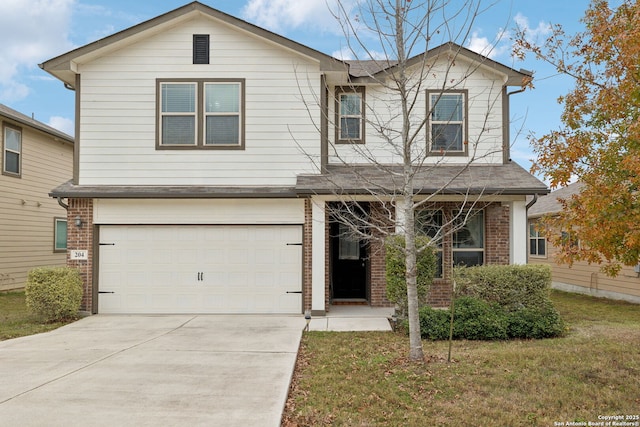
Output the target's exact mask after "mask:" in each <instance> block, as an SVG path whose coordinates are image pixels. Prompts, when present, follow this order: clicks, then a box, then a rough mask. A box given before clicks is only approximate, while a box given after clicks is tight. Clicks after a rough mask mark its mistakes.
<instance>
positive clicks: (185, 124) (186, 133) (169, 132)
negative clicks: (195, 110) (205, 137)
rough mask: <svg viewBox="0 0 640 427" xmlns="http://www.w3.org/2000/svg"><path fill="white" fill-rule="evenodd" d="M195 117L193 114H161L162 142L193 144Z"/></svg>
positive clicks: (194, 141)
mask: <svg viewBox="0 0 640 427" xmlns="http://www.w3.org/2000/svg"><path fill="white" fill-rule="evenodd" d="M195 143H196V118H195V117H194V116H163V117H162V144H167V145H194V144H195Z"/></svg>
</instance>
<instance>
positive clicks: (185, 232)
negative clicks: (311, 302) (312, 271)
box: [98, 226, 302, 313]
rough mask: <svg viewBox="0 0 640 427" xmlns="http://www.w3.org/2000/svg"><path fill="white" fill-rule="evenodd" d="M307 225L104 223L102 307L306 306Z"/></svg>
mask: <svg viewBox="0 0 640 427" xmlns="http://www.w3.org/2000/svg"><path fill="white" fill-rule="evenodd" d="M301 240H302V229H301V227H300V226H102V227H101V241H102V242H111V243H113V246H100V249H101V250H100V269H99V272H100V273H99V275H100V277H99V290H100V291H111V292H114V293H113V294H102V293H101V294H99V300H98V301H99V304H98V305H99V311H100V312H102V313H109V312H110V313H300V312H301V310H302V298H301V294H287V293H286V292H287V291H300V290H301V287H302V286H301V279H302V248H301V246H287V243H299V242H301Z"/></svg>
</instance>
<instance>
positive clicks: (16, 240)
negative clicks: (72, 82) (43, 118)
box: [0, 104, 73, 291]
mask: <svg viewBox="0 0 640 427" xmlns="http://www.w3.org/2000/svg"><path fill="white" fill-rule="evenodd" d="M0 125H1V127H2V133H1V134H0V147H2V157H1V158H0V165H1V167H2V173H0V291H6V290H12V289H21V288H24V286H25V283H26V280H27V275H28V273H29V270H31V269H33V268H35V267H43V266H52V265H57V266H63V265H65V264H66V260H67V257H66V254H67V212H66V211H65V209H64V208H63V207H62V206H60V205H59V204H58V203H57V201H56V200H54V199H51V198H50V197H49V195H48V194H49V192H50V191H51V186H52V185H57V184H62V183H64V182H66V181H68V180H69V178H70V177H71V176H72V169H73V138H72V137H71V136H69V135H67V134H65V133H64V132H60V131H59V130H57V129H54V128H52V127H51V126H48V125H46V124H44V123H42V122H40V121H38V120H35V119H34V118H33V117H29V116H27V115H25V114H22V113H20V112H18V111H16V110H14V109H12V108H9V107H7V106H6V105H2V104H0Z"/></svg>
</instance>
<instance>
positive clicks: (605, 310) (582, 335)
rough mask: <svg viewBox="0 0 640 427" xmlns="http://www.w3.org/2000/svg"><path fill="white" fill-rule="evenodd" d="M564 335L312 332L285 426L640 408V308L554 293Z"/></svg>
mask: <svg viewBox="0 0 640 427" xmlns="http://www.w3.org/2000/svg"><path fill="white" fill-rule="evenodd" d="M552 298H553V301H554V304H555V305H556V307H557V309H558V310H559V311H560V313H561V315H562V316H563V318H564V319H565V321H566V323H567V326H568V331H567V335H566V336H565V337H563V338H556V339H547V340H532V341H507V342H477V341H456V342H454V346H453V358H454V361H453V363H446V355H447V346H448V343H447V342H431V341H425V342H424V349H425V353H426V354H427V358H426V363H424V364H418V363H412V362H409V361H408V360H407V358H406V355H407V350H408V338H407V337H406V336H405V335H403V334H397V333H383V332H379V333H378V332H361V333H338V332H309V333H306V334H305V335H304V337H303V341H302V344H301V351H300V355H299V359H298V363H297V367H296V373H295V375H294V381H293V384H292V389H291V392H290V396H289V400H288V402H287V408H286V410H285V417H284V423H283V425H285V426H296V425H299V426H320V425H343V426H426V425H443V426H447V425H455V426H553V425H554V422H558V423H559V422H565V423H566V422H567V421H585V422H589V421H591V422H596V421H598V415H611V414H614V415H615V414H623V415H635V414H639V413H640V381H638V378H640V306H638V305H633V304H628V303H623V302H616V301H609V300H602V299H595V298H590V297H586V296H580V295H573V294H566V293H560V292H554V293H553V297H552Z"/></svg>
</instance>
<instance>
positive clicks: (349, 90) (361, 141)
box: [334, 86, 367, 144]
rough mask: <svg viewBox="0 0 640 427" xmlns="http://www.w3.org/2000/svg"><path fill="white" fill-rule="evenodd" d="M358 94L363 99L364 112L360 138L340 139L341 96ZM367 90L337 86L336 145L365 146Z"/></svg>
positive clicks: (361, 116)
mask: <svg viewBox="0 0 640 427" xmlns="http://www.w3.org/2000/svg"><path fill="white" fill-rule="evenodd" d="M343 93H344V94H353V93H358V94H360V96H361V98H362V106H361V108H362V110H361V114H360V121H361V123H360V132H361V134H360V138H358V139H343V138H340V95H341V94H343ZM365 106H366V90H365V86H337V87H336V91H335V108H334V109H335V142H336V144H364V143H365V135H366V134H367V132H366V126H365V124H366V114H365V110H366V108H365Z"/></svg>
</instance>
